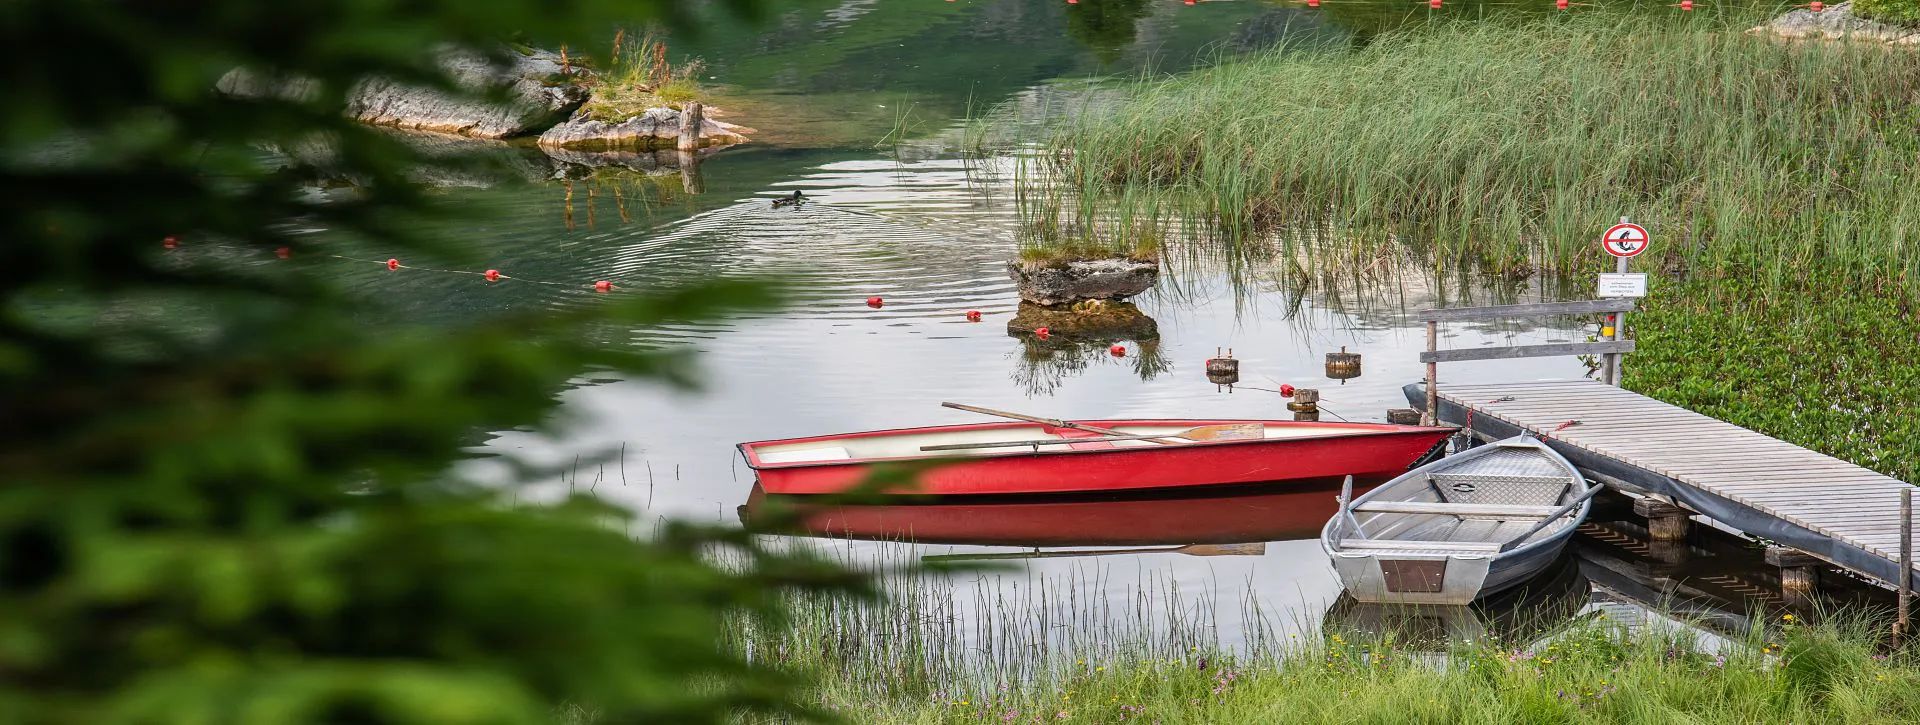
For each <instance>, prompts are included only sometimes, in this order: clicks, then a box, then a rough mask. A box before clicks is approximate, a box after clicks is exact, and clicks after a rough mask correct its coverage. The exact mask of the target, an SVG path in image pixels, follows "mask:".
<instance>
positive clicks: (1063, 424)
mask: <svg viewBox="0 0 1920 725" xmlns="http://www.w3.org/2000/svg"><path fill="white" fill-rule="evenodd" d="M941 405H943V406H946V407H948V408H952V409H954V410H964V411H967V412H969V413H979V414H981V415H991V416H997V417H1000V418H1012V419H1014V420H1024V421H1026V422H1028V423H1044V424H1046V425H1050V426H1053V427H1055V428H1072V429H1074V430H1084V431H1086V432H1088V433H1099V434H1100V435H1109V436H1123V435H1126V433H1122V432H1120V431H1117V430H1114V429H1112V428H1096V427H1094V426H1090V425H1085V424H1081V423H1075V422H1072V421H1066V420H1056V419H1053V418H1040V417H1036V416H1031V415H1022V414H1020V413H1009V412H1007V411H1004V410H994V409H992V408H981V407H978V406H972V405H961V404H959V403H941ZM1148 440H1152V441H1153V442H1155V443H1162V444H1172V443H1173V441H1169V440H1161V439H1158V438H1151V439H1148Z"/></svg>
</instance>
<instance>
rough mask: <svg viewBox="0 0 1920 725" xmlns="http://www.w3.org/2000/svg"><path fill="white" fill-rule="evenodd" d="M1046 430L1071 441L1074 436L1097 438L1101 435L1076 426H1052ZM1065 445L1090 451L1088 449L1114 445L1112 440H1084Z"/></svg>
mask: <svg viewBox="0 0 1920 725" xmlns="http://www.w3.org/2000/svg"><path fill="white" fill-rule="evenodd" d="M1048 432H1049V433H1053V434H1055V435H1058V436H1060V437H1061V438H1063V439H1065V440H1068V441H1072V440H1073V439H1075V438H1098V437H1100V436H1101V435H1102V434H1100V433H1095V432H1093V431H1089V430H1080V429H1078V428H1054V429H1051V430H1049V431H1048ZM1067 447H1068V448H1071V449H1073V450H1076V451H1090V450H1099V449H1102V448H1113V447H1114V445H1113V441H1084V442H1074V443H1068V444H1067Z"/></svg>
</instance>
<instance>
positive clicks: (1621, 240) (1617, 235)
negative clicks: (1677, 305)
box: [1600, 217, 1653, 385]
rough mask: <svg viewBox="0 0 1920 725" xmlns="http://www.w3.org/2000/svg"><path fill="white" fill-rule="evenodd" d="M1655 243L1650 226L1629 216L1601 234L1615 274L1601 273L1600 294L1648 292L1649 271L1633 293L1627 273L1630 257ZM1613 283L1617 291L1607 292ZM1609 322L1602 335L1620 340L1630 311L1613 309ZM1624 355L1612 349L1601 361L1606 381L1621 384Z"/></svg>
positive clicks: (1603, 246) (1627, 294)
mask: <svg viewBox="0 0 1920 725" xmlns="http://www.w3.org/2000/svg"><path fill="white" fill-rule="evenodd" d="M1652 244H1653V242H1652V238H1651V237H1650V236H1648V234H1647V229H1646V227H1642V226H1640V225H1638V224H1634V223H1633V222H1630V221H1628V220H1627V218H1626V217H1620V223H1619V224H1615V225H1613V226H1611V227H1608V228H1607V231H1606V232H1605V233H1604V234H1601V235H1600V246H1601V247H1602V248H1604V249H1606V250H1607V253H1608V254H1611V255H1613V257H1614V273H1613V274H1611V275H1608V274H1603V275H1600V287H1601V289H1600V296H1602V297H1608V296H1619V297H1642V296H1645V295H1646V275H1639V290H1638V291H1639V293H1640V294H1638V295H1635V294H1631V292H1632V290H1631V289H1628V288H1627V287H1629V286H1630V285H1631V284H1632V280H1631V279H1630V277H1629V275H1628V274H1627V260H1630V259H1633V258H1634V257H1637V256H1639V255H1640V253H1641V252H1644V251H1647V247H1649V246H1652ZM1609 278H1612V279H1609ZM1609 283H1612V284H1613V285H1616V286H1617V287H1613V289H1615V290H1616V292H1615V294H1613V295H1609V294H1607V293H1608V291H1609V289H1610V285H1609ZM1608 323H1609V324H1607V325H1606V326H1605V328H1606V329H1603V330H1601V333H1602V334H1601V337H1602V338H1604V339H1607V340H1619V339H1621V338H1623V337H1624V336H1625V335H1626V332H1627V313H1625V312H1615V313H1613V315H1612V317H1611V319H1609V320H1608ZM1620 357H1621V356H1620V353H1617V352H1610V353H1607V354H1606V355H1605V357H1604V359H1603V361H1602V363H1601V365H1602V367H1601V378H1602V382H1605V383H1606V384H1608V385H1619V384H1620V377H1621V375H1620Z"/></svg>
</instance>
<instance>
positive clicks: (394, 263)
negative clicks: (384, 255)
mask: <svg viewBox="0 0 1920 725" xmlns="http://www.w3.org/2000/svg"><path fill="white" fill-rule="evenodd" d="M399 268H400V260H398V259H389V260H387V269H390V270H392V269H399Z"/></svg>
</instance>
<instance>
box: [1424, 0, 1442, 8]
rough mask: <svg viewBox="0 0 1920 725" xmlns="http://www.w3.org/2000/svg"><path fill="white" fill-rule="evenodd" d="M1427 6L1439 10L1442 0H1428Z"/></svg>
mask: <svg viewBox="0 0 1920 725" xmlns="http://www.w3.org/2000/svg"><path fill="white" fill-rule="evenodd" d="M1427 7H1429V8H1432V9H1434V10H1439V9H1440V0H1427Z"/></svg>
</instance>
